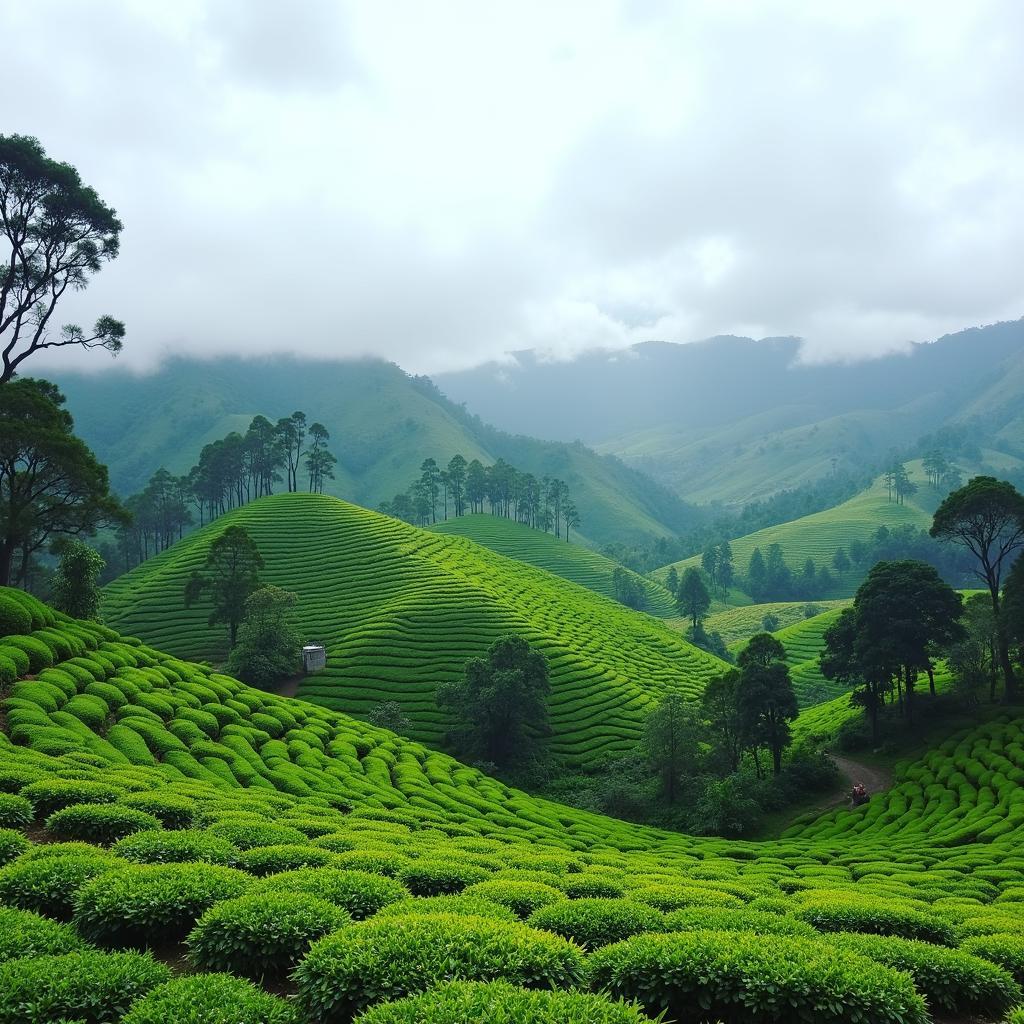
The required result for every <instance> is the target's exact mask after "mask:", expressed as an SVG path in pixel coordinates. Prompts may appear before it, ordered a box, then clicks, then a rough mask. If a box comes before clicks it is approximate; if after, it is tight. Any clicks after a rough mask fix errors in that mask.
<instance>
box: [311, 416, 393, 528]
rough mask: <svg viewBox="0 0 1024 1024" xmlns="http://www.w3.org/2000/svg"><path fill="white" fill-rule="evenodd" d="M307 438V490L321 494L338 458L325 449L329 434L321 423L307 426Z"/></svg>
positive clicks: (332, 477) (331, 477)
mask: <svg viewBox="0 0 1024 1024" xmlns="http://www.w3.org/2000/svg"><path fill="white" fill-rule="evenodd" d="M309 438H310V442H311V443H310V446H309V450H308V451H307V453H306V472H307V473H308V474H309V490H310V493H311V494H323V493H324V481H325V480H333V479H334V467H335V465H336V464H337V462H338V460H337V459H336V458H335V457H334V456H333V455H332V454H331V453H330V452H329V451H328V450H327V442H328V441H329V440H330V439H331V435H330V434H329V433H328V432H327V428H326V427H325V426H324V425H323V424H322V423H314V424H313V425H312V426H311V427H310V428H309ZM395 514H396V515H398V513H395ZM399 518H403V517H402V516H399Z"/></svg>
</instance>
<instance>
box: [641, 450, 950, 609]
mask: <svg viewBox="0 0 1024 1024" xmlns="http://www.w3.org/2000/svg"><path fill="white" fill-rule="evenodd" d="M908 468H912V467H908ZM914 479H915V481H917V477H915V478H914ZM920 482H923V481H920ZM907 525H909V526H913V527H915V528H917V529H928V527H929V526H931V516H930V515H929V514H928V513H927V512H925V511H924V509H922V508H921V507H920V506H918V505H916V504H914V503H913V502H911V501H908V502H907V503H906V504H904V505H897V504H895V502H890V501H889V500H888V499H887V497H886V490H885V484H884V482H883V481H882V479H881V478H879V479H878V480H876V481H875V483H874V484H873V485H872V486H871V487H869V488H868V489H867V490H865V491H862V492H861V493H860V494H858V495H856V496H855V497H853V498H851V499H850V500H849V501H845V502H843V503H842V504H841V505H837V506H836V507H835V508H830V509H826V510H825V511H824V512H815V513H814V514H813V515H809V516H803V517H802V518H801V519H794V520H792V521H791V522H788V523H782V524H780V525H779V526H769V527H767V528H766V529H763V530H758V531H757V532H756V533H750V534H747V536H745V537H740V538H738V539H737V540H733V541H730V543H731V545H732V551H733V559H734V561H735V565H736V571H737V572H738V573H741V574H742V573H745V572H746V570H747V564H748V563H749V561H750V556H751V555H752V554H753V552H754V548H760V549H761V553H762V554H767V551H768V548H769V547H771V545H772V544H778V545H780V546H781V548H782V554H783V556H784V558H785V560H786V564H787V565H788V566H789V567H790V569H792V570H793V572H800V571H801V570H802V569H803V566H804V562H806V561H807V559H808V558H811V559H813V560H814V564H815V566H817V567H818V568H819V569H820V568H822V567H823V566H828V567H829V569H831V567H832V558H833V556H834V555H835V553H836V551H837V550H838V549H839V548H845V549H846V550H849V547H850V543H851V542H852V541H854V540H860V541H867V540H868V539H869V538H870V537H871V535H872V534H873V533H874V532H875V531H876V530H877V529H878V528H879V527H880V526H886V527H888V528H889V529H890V530H891V529H893V528H895V527H897V526H907ZM699 565H700V557H699V556H694V557H693V558H687V559H684V560H683V561H681V562H676V563H675V566H676V571H677V572H678V573H680V574H682V572H683V571H684V569H687V568H689V567H690V566H699ZM668 569H669V566H667V565H666V566H665V567H664V568H662V569H659V570H658V571H657V572H656V573H655V576H656V577H657V578H658V579H659V580H661V581H662V582H664V579H665V575H666V573H667V572H668ZM837 588H838V590H839V591H842V590H843V587H842V585H841V584H837ZM822 596H823V597H841V596H843V595H842V593H841V592H840V593H835V594H828V595H822Z"/></svg>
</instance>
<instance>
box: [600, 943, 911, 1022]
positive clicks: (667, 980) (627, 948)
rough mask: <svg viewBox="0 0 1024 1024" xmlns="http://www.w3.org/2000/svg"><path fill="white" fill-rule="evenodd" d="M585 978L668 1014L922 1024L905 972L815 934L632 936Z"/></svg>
mask: <svg viewBox="0 0 1024 1024" xmlns="http://www.w3.org/2000/svg"><path fill="white" fill-rule="evenodd" d="M589 966H590V985H591V988H593V989H594V990H595V991H599V992H608V993H610V994H612V995H614V996H621V997H623V998H626V999H636V1000H638V1001H639V1002H641V1003H643V1004H644V1005H645V1006H646V1008H647V1010H648V1012H650V1013H652V1014H658V1013H662V1012H664V1011H667V1016H668V1018H669V1019H671V1020H676V1021H680V1022H690V1021H702V1020H708V1019H710V1020H718V1019H719V1018H721V1019H725V1020H737V1021H739V1020H742V1021H743V1022H744V1024H784V1022H789V1021H794V1020H799V1021H804V1022H808V1024H826V1022H828V1024H838V1022H859V1021H864V1022H867V1021H870V1022H872V1024H927V1021H928V1014H927V1011H926V1009H925V1004H924V1001H923V1000H922V999H921V997H920V996H919V995H918V994H917V993H916V992H915V991H914V986H913V983H912V982H911V980H910V978H909V976H907V975H905V974H900V973H899V972H897V971H893V970H891V969H889V968H887V967H882V966H880V965H878V964H875V963H873V962H872V961H870V960H867V959H866V958H864V957H860V956H856V955H853V954H849V953H847V954H844V953H843V952H842V951H841V950H839V949H836V948H834V947H831V946H829V945H828V944H827V943H825V942H824V941H821V940H809V939H799V938H789V937H786V936H774V935H773V936H771V937H770V938H766V937H762V936H759V935H753V934H751V933H747V932H710V931H709V932H681V933H675V934H671V935H637V936H634V937H633V938H631V939H627V940H626V941H625V942H620V943H617V944H615V945H613V946H605V947H604V949H599V950H597V952H596V953H592V954H591V956H590V961H589Z"/></svg>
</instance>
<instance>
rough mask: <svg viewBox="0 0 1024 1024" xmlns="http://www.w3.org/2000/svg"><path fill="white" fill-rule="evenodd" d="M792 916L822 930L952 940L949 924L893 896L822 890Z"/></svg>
mask: <svg viewBox="0 0 1024 1024" xmlns="http://www.w3.org/2000/svg"><path fill="white" fill-rule="evenodd" d="M793 913H794V915H795V916H796V917H799V918H800V919H801V920H802V921H806V922H807V923H808V924H811V925H813V926H814V927H815V928H817V929H818V930H819V931H823V932H866V933H868V934H873V935H895V936H897V937H899V938H903V939H921V940H923V941H924V942H935V943H939V944H941V945H944V946H952V945H953V944H954V943H955V934H956V933H955V929H954V928H953V926H952V925H950V924H948V923H947V922H945V921H943V920H942V919H941V918H938V917H935V916H934V915H932V914H926V913H923V912H922V911H920V910H917V909H916V908H914V907H910V906H906V905H904V904H901V902H900V901H899V900H898V899H896V900H894V899H888V900H887V899H880V898H872V897H866V896H857V895H853V894H851V895H849V896H840V895H837V894H835V893H831V892H826V893H822V894H821V895H817V894H815V895H812V896H810V897H809V898H808V899H807V900H805V901H804V902H803V903H802V904H800V905H799V906H798V907H796V908H795V910H794V911H793Z"/></svg>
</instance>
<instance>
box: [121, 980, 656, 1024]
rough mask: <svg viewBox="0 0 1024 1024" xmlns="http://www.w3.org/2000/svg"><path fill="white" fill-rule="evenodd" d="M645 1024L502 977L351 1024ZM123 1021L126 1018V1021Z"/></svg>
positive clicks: (371, 1013) (631, 1008)
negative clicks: (528, 987)
mask: <svg viewBox="0 0 1024 1024" xmlns="http://www.w3.org/2000/svg"><path fill="white" fill-rule="evenodd" d="M473 1021H481V1022H483V1021H486V1022H487V1024H650V1018H649V1017H647V1016H646V1015H645V1014H644V1013H643V1012H642V1011H641V1010H640V1009H639V1007H637V1006H635V1005H631V1004H629V1003H624V1002H622V1001H621V1000H616V1001H614V1002H613V1001H612V1000H610V999H605V998H604V997H603V996H595V995H587V994H586V993H582V992H543V991H539V992H538V991H528V990H526V989H522V988H517V987H516V986H515V985H509V984H508V982H504V981H491V982H478V981H450V982H447V983H446V984H444V985H438V986H436V987H435V988H432V989H430V991H429V992H425V993H423V994H422V995H418V996H408V997H407V998H405V999H399V1000H398V1001H397V1002H393V1003H383V1004H382V1005H380V1006H375V1007H373V1008H372V1009H370V1010H367V1011H366V1013H364V1014H363V1015H362V1016H360V1017H357V1018H356V1024H469V1022H473ZM126 1024H129V1022H128V1021H127V1019H126Z"/></svg>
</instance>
